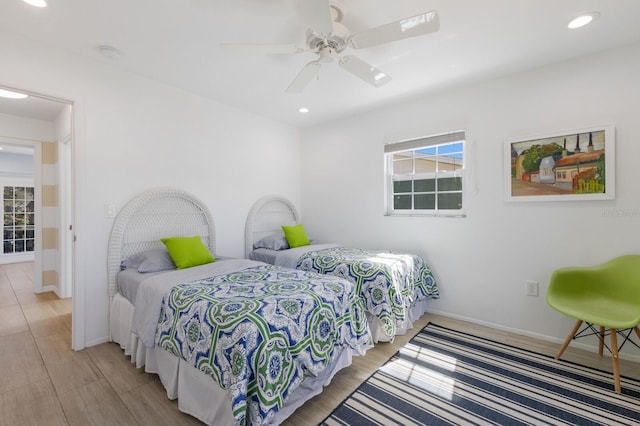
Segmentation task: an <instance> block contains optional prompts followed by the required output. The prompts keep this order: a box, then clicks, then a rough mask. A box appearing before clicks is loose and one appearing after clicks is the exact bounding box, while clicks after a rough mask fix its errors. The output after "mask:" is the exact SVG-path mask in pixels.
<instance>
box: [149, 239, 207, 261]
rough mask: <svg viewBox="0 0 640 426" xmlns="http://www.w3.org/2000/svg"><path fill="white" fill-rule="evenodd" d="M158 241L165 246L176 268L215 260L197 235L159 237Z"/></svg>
mask: <svg viewBox="0 0 640 426" xmlns="http://www.w3.org/2000/svg"><path fill="white" fill-rule="evenodd" d="M160 241H162V242H163V244H164V245H165V246H167V251H169V256H171V259H172V260H173V263H175V264H176V268H177V269H184V268H190V267H192V266H198V265H204V264H205V263H211V262H215V259H214V258H213V256H211V253H209V250H208V249H207V247H206V246H205V245H204V244H203V243H202V240H201V239H200V237H199V236H195V237H174V238H161V239H160Z"/></svg>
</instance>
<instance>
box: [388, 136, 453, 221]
mask: <svg viewBox="0 0 640 426" xmlns="http://www.w3.org/2000/svg"><path fill="white" fill-rule="evenodd" d="M464 153H465V133H464V132H454V133H447V134H443V135H437V136H430V137H425V138H420V139H413V140H409V141H402V142H397V143H391V144H388V145H385V147H384V155H385V164H386V168H385V170H386V171H385V173H386V188H387V191H386V212H387V215H443V216H464V210H463V199H464V196H463V195H464V191H463V176H464Z"/></svg>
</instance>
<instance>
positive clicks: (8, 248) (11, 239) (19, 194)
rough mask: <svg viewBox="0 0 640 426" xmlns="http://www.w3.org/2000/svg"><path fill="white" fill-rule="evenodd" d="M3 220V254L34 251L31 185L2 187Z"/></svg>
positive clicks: (33, 211)
mask: <svg viewBox="0 0 640 426" xmlns="http://www.w3.org/2000/svg"><path fill="white" fill-rule="evenodd" d="M2 192H3V204H4V222H3V228H2V234H3V245H2V247H3V250H2V252H3V253H4V254H13V253H24V252H32V251H34V247H35V246H34V242H35V240H34V238H35V224H34V216H35V210H34V208H35V206H34V197H33V187H29V186H5V187H3V191H2Z"/></svg>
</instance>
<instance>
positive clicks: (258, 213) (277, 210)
mask: <svg viewBox="0 0 640 426" xmlns="http://www.w3.org/2000/svg"><path fill="white" fill-rule="evenodd" d="M298 223H300V215H299V214H298V210H296V207H295V206H294V205H293V203H292V202H291V201H289V200H287V199H286V198H284V197H278V196H275V195H270V196H266V197H262V198H260V199H259V200H258V201H256V202H255V204H254V205H253V207H251V210H250V211H249V215H248V216H247V223H246V224H245V228H244V255H245V257H246V258H247V259H248V258H249V254H250V253H251V251H252V250H253V243H254V242H256V241H260V240H261V239H262V238H264V237H266V236H268V235H271V234H275V233H277V232H282V225H295V224H298Z"/></svg>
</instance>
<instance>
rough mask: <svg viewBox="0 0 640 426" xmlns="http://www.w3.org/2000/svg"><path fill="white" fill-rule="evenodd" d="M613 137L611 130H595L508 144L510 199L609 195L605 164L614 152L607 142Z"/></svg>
mask: <svg viewBox="0 0 640 426" xmlns="http://www.w3.org/2000/svg"><path fill="white" fill-rule="evenodd" d="M612 133H613V130H612V129H610V130H609V131H608V129H606V128H595V129H584V130H579V131H576V132H572V133H565V134H561V135H559V136H550V137H544V138H538V139H529V140H519V141H514V142H508V147H507V148H508V150H507V152H508V153H509V155H510V171H509V172H510V178H509V179H508V188H507V191H508V193H507V196H508V198H509V199H514V198H517V197H523V198H529V197H533V198H534V199H544V198H546V197H549V198H548V199H549V200H553V199H558V198H564V199H571V198H573V196H588V197H591V199H593V197H597V196H603V195H610V191H608V190H607V189H608V188H607V184H608V183H609V182H607V167H606V164H607V154H609V151H612V149H613V148H611V146H610V142H609V141H608V139H607V138H609V139H612V138H613V136H612ZM610 179H611V180H612V178H610ZM563 196H569V197H568V198H565V197H563ZM604 198H611V197H604ZM577 199H580V197H577Z"/></svg>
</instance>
